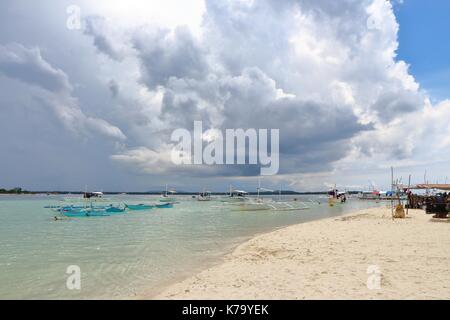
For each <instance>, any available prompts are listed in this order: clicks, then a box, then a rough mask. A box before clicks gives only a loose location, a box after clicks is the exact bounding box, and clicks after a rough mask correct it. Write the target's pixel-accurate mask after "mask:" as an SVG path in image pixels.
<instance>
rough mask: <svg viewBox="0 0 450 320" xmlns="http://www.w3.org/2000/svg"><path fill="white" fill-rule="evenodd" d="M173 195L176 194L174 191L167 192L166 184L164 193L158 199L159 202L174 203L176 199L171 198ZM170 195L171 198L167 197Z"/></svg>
mask: <svg viewBox="0 0 450 320" xmlns="http://www.w3.org/2000/svg"><path fill="white" fill-rule="evenodd" d="M175 193H177V192H176V191H175V190H168V187H167V184H166V191H165V192H164V193H163V194H162V195H161V199H159V201H160V202H172V203H173V202H175V201H176V200H177V199H176V198H175V197H174V196H173V195H174V194H175ZM169 194H171V195H172V196H169Z"/></svg>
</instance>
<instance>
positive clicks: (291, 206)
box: [234, 181, 309, 211]
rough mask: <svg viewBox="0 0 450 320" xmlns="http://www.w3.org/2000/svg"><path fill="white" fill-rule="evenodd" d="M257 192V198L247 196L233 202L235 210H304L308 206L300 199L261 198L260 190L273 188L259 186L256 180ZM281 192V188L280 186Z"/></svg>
mask: <svg viewBox="0 0 450 320" xmlns="http://www.w3.org/2000/svg"><path fill="white" fill-rule="evenodd" d="M258 184H259V186H258V189H257V190H258V192H257V198H256V199H255V198H247V201H243V202H241V203H237V204H235V209H234V210H235V211H261V210H271V211H297V210H306V209H309V207H308V206H307V205H306V204H305V203H304V202H301V201H295V202H294V201H292V202H288V201H281V199H279V200H278V201H274V200H273V199H263V198H261V197H260V191H269V192H273V190H270V189H265V188H261V182H260V181H259V182H258ZM280 193H281V188H280Z"/></svg>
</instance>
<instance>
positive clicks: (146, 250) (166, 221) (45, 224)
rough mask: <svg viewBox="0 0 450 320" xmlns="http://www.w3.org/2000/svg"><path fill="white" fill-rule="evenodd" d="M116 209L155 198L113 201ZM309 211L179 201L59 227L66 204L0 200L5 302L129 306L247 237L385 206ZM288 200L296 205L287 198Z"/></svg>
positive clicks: (0, 288) (0, 286)
mask: <svg viewBox="0 0 450 320" xmlns="http://www.w3.org/2000/svg"><path fill="white" fill-rule="evenodd" d="M108 198H110V199H111V202H113V203H124V202H128V203H140V202H151V201H157V198H158V197H156V196H130V195H120V196H108ZM297 198H302V199H304V200H307V199H319V200H321V201H322V204H321V205H319V204H317V203H316V204H313V203H310V204H311V208H310V209H309V210H301V211H278V212H271V211H257V212H239V211H233V210H231V209H230V206H227V205H224V204H223V203H221V202H220V201H210V202H200V201H195V200H193V199H192V198H191V197H188V196H185V197H178V200H179V203H177V204H175V206H174V208H172V209H152V210H149V211H131V212H130V213H127V214H123V215H115V216H109V217H86V218H72V219H67V220H59V221H55V220H54V216H55V212H53V211H51V210H50V209H45V208H44V206H46V205H57V204H60V200H61V199H63V197H62V196H45V195H35V196H1V197H0V299H37V298H41V299H92V298H100V299H103V298H113V299H117V298H132V297H134V296H135V295H138V296H139V295H141V294H142V293H143V292H147V293H148V292H152V291H157V290H158V289H159V288H161V286H163V285H165V284H167V283H169V282H171V281H174V280H176V279H179V278H180V277H184V276H187V275H190V274H192V273H193V272H195V271H197V270H199V269H201V268H202V266H204V265H205V264H209V263H212V262H213V261H217V260H218V259H219V257H221V256H222V255H223V254H224V253H226V252H229V251H230V250H231V249H232V248H233V247H234V246H236V245H237V244H239V243H241V242H242V241H244V240H245V239H248V238H249V237H251V236H253V235H255V234H257V233H261V232H266V231H270V230H274V229H276V228H279V227H283V226H287V225H291V224H295V223H300V222H305V221H311V220H315V219H320V218H326V217H331V216H337V215H341V214H344V213H347V212H350V211H354V210H357V209H362V208H368V207H373V206H380V204H377V203H375V202H365V201H360V200H349V201H348V202H347V203H346V204H344V205H337V206H335V207H329V206H328V205H327V204H326V199H323V198H319V197H317V196H307V197H299V196H297ZM284 199H292V197H285V198H284ZM70 265H77V266H79V267H80V269H81V289H80V290H69V289H67V286H66V281H67V277H68V274H66V270H67V267H68V266H70Z"/></svg>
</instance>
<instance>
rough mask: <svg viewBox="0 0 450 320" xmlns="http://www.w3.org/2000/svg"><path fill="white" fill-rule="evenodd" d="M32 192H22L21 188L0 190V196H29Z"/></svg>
mask: <svg viewBox="0 0 450 320" xmlns="http://www.w3.org/2000/svg"><path fill="white" fill-rule="evenodd" d="M31 193H33V192H31V191H27V190H22V188H13V189H3V188H2V189H0V194H31Z"/></svg>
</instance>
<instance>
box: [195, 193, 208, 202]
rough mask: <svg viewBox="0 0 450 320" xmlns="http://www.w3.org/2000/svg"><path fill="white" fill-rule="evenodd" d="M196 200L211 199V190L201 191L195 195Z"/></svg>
mask: <svg viewBox="0 0 450 320" xmlns="http://www.w3.org/2000/svg"><path fill="white" fill-rule="evenodd" d="M197 200H198V201H211V191H203V192H201V193H199V194H198V196H197Z"/></svg>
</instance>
